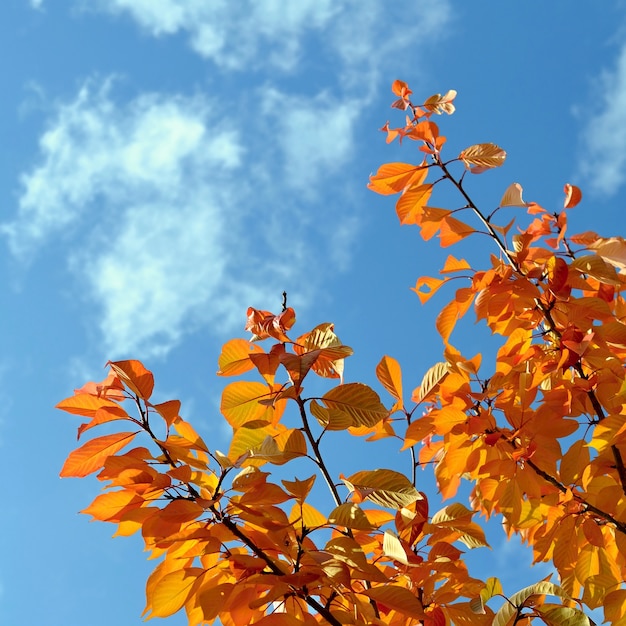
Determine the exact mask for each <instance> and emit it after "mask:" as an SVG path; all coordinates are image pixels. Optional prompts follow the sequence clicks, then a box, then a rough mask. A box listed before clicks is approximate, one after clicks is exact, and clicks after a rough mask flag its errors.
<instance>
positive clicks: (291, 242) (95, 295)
mask: <svg viewBox="0 0 626 626" xmlns="http://www.w3.org/2000/svg"><path fill="white" fill-rule="evenodd" d="M75 6H81V7H83V8H85V10H95V11H98V10H99V11H106V12H109V13H113V14H120V15H123V14H125V15H127V16H130V17H131V18H132V19H133V20H135V21H136V22H137V23H138V24H139V25H140V26H141V27H142V28H143V29H145V30H146V31H148V32H149V33H151V34H152V35H154V36H166V35H173V34H175V33H183V34H185V33H186V34H187V36H188V37H189V41H190V43H191V46H192V48H193V49H194V50H195V51H196V52H197V53H198V54H200V55H202V56H203V57H204V58H206V59H209V60H211V61H212V62H213V63H215V64H216V65H218V66H219V67H221V68H223V69H226V70H229V71H231V70H237V71H241V72H248V74H245V73H242V76H248V75H249V72H250V71H254V70H262V69H265V70H267V69H271V70H275V69H277V68H278V69H279V70H282V71H284V72H287V73H289V72H295V71H297V72H298V73H299V74H300V75H306V74H307V72H309V71H310V72H312V77H313V78H312V80H311V81H302V80H299V81H298V82H297V90H294V87H293V85H292V84H290V83H291V81H290V79H289V78H288V77H287V79H286V80H284V81H283V79H282V78H281V76H283V77H284V75H283V74H281V72H280V71H279V72H272V74H271V78H268V79H267V82H265V83H264V84H263V85H262V86H257V87H250V88H247V89H245V90H244V91H243V92H242V94H239V95H238V94H230V95H229V96H228V98H230V100H228V98H224V94H219V95H220V98H221V100H220V103H219V105H217V104H216V102H217V100H211V99H210V98H208V97H206V96H204V95H196V96H189V97H184V96H172V95H166V94H154V93H152V94H144V95H141V96H139V97H138V98H136V99H135V100H133V101H131V102H127V103H120V102H118V101H117V100H116V98H115V97H114V93H113V92H114V90H115V89H114V83H115V81H114V80H113V79H106V80H104V81H95V80H91V81H87V82H86V83H85V84H84V85H83V86H82V87H81V88H80V90H79V91H78V93H77V95H76V97H75V98H73V99H71V100H70V101H67V102H62V103H59V104H57V105H56V106H55V107H54V108H53V111H52V114H51V115H50V117H49V125H48V127H47V129H46V130H45V132H44V133H43V134H42V136H41V139H40V159H39V162H38V163H37V164H36V165H35V166H34V167H33V168H32V169H31V170H30V171H29V172H27V173H25V174H24V175H23V177H22V180H21V185H22V191H21V194H20V196H19V204H18V211H17V215H16V217H15V218H14V219H13V220H12V221H11V222H9V223H5V224H3V225H0V234H2V235H4V236H5V238H6V239H7V241H8V244H9V246H10V249H11V251H12V252H13V254H14V255H15V256H16V257H18V258H21V259H25V260H28V259H29V258H31V257H32V256H33V255H34V254H35V253H36V250H37V249H38V248H39V247H41V246H42V245H45V244H46V243H47V242H48V241H50V240H51V239H55V240H57V239H58V240H60V241H61V242H62V243H63V246H64V248H65V249H67V250H71V252H70V253H69V254H67V258H68V259H69V262H70V267H71V268H72V269H73V270H74V272H75V274H76V275H77V276H78V277H79V280H80V281H81V283H82V285H83V286H84V289H83V292H84V293H86V294H88V295H90V296H91V298H92V299H94V300H95V302H96V304H97V307H98V310H99V311H100V320H99V324H98V325H99V328H100V330H101V332H102V335H103V337H104V341H103V342H101V343H102V345H103V347H104V349H105V350H106V352H107V354H106V356H107V357H116V356H118V355H119V356H121V355H128V354H131V353H133V354H137V353H138V352H139V353H141V354H140V355H145V354H146V353H153V354H154V353H164V352H166V351H167V350H168V349H170V348H171V347H172V346H174V345H176V344H177V343H178V342H179V341H180V340H181V338H182V337H183V336H184V335H185V334H186V333H189V332H192V331H193V330H194V329H195V328H197V327H198V326H199V325H202V324H203V325H206V324H207V323H210V324H211V325H213V326H218V325H219V326H222V327H223V328H229V327H231V326H232V324H233V322H234V320H235V319H237V323H239V322H240V320H241V312H242V311H245V307H246V306H248V305H249V304H256V305H257V306H263V301H264V298H263V295H264V293H265V294H267V293H270V292H271V293H274V294H276V293H280V292H281V291H282V289H283V288H285V287H286V286H287V285H288V284H294V283H296V282H297V284H298V291H300V299H301V301H306V300H307V299H310V298H311V297H313V295H314V293H315V289H316V281H317V282H319V281H320V280H322V279H323V275H324V272H325V271H326V272H327V271H329V268H332V269H333V270H334V269H335V268H336V267H342V268H345V267H347V266H348V265H349V262H350V256H351V255H350V245H351V243H352V242H353V239H354V237H355V235H356V233H357V232H358V222H357V220H355V216H354V211H353V210H351V208H350V204H349V202H346V197H347V196H348V195H349V193H348V194H347V193H346V192H345V187H346V181H347V180H348V178H347V177H348V176H350V174H349V172H352V174H354V172H355V168H354V164H355V162H356V161H357V159H358V156H359V154H358V150H357V146H358V143H359V138H358V134H357V128H358V122H359V120H360V119H361V115H362V112H363V110H364V108H365V107H366V106H368V104H370V103H371V102H372V98H373V95H374V93H377V92H378V89H377V88H376V86H375V84H374V82H372V80H373V78H375V77H377V76H378V74H379V73H380V71H381V69H388V68H387V66H393V67H396V64H397V60H398V59H402V55H403V53H404V52H405V50H406V46H408V45H410V44H411V45H413V44H414V42H415V40H416V38H419V41H420V42H421V43H422V44H423V45H427V44H428V43H429V42H431V41H433V38H436V37H438V36H439V35H440V34H441V32H442V30H443V26H444V24H445V23H446V22H447V20H448V19H449V9H448V3H447V2H446V1H444V0H439V1H437V2H434V1H432V0H416V2H412V3H410V6H408V7H405V8H404V10H403V11H401V10H400V9H398V8H397V7H395V6H393V7H391V6H390V5H388V4H387V3H385V2H383V1H382V0H375V1H373V2H372V3H371V4H370V5H368V7H367V10H366V11H364V10H363V6H362V5H361V4H360V3H357V2H356V1H354V0H344V1H343V2H331V1H330V0H301V1H299V2H297V3H296V2H294V3H282V2H279V1H278V0H258V2H256V1H255V2H252V1H250V2H244V3H235V4H233V3H230V2H227V1H220V0H216V1H215V2H211V3H210V6H209V4H207V3H206V1H205V0H185V1H184V2H183V1H182V0H132V1H131V0H98V2H94V3H87V2H84V1H83V0H75ZM397 20H401V21H402V28H401V29H400V30H401V31H402V32H403V33H404V34H402V35H399V34H397V33H396V30H397V29H395V21H397ZM390 32H394V33H396V34H394V36H393V37H391V36H390V35H389V33H390ZM312 50H314V51H315V53H312V52H311V51H312ZM303 55H304V56H303ZM328 68H332V71H329V69H328ZM356 76H360V77H361V80H360V85H359V86H358V88H356V89H355V77H356ZM216 95H218V94H216ZM229 102H230V104H229ZM242 110H244V111H253V113H251V114H250V115H249V116H246V115H243V114H242V113H241V111H242ZM364 177H365V174H364V173H363V172H359V178H358V180H359V181H361V183H360V184H362V182H363V181H364ZM313 206H314V207H315V210H314V211H312V207H313ZM339 207H341V210H340V211H339V210H338V208H339ZM312 259H316V262H315V263H312ZM303 272H304V273H306V281H305V283H306V284H305V285H303V284H302V280H301V278H299V277H301V276H302V275H303ZM290 302H291V303H292V304H297V302H296V300H294V299H293V298H290Z"/></svg>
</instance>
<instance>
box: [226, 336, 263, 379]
mask: <svg viewBox="0 0 626 626" xmlns="http://www.w3.org/2000/svg"><path fill="white" fill-rule="evenodd" d="M251 354H264V352H263V348H261V346H259V345H257V344H255V343H250V342H249V341H246V340H245V339H231V340H230V341H228V342H226V343H225V344H224V345H223V346H222V352H221V353H220V356H219V358H218V360H217V364H218V367H219V369H218V371H217V374H218V376H235V375H237V374H244V373H245V372H247V371H249V370H251V369H252V368H253V367H254V364H253V362H252V361H251V360H250V355H251Z"/></svg>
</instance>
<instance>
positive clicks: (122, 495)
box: [81, 489, 144, 522]
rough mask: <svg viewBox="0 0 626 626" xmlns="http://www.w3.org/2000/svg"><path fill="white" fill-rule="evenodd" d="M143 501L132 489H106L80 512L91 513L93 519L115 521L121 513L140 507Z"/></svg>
mask: <svg viewBox="0 0 626 626" xmlns="http://www.w3.org/2000/svg"><path fill="white" fill-rule="evenodd" d="M143 502H144V499H143V498H141V497H140V496H138V495H137V494H136V493H135V492H134V491H130V490H127V489H123V490H119V491H108V492H107V493H102V494H100V495H99V496H97V497H96V499H95V500H94V501H93V502H92V503H91V504H90V505H89V506H88V507H87V508H86V509H83V510H82V511H81V513H85V514H86V515H92V516H93V519H94V520H100V521H102V522H117V521H119V520H120V518H121V516H122V514H123V513H125V512H127V511H129V510H132V509H135V508H138V507H140V506H141V505H142V504H143Z"/></svg>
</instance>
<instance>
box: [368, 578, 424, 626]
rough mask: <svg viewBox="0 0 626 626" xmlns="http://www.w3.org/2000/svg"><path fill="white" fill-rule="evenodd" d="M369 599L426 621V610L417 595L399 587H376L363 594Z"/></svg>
mask: <svg viewBox="0 0 626 626" xmlns="http://www.w3.org/2000/svg"><path fill="white" fill-rule="evenodd" d="M363 594H364V595H366V596H367V597H368V598H372V599H373V600H376V602H378V603H380V604H382V605H384V606H385V607H387V608H388V609H393V610H394V611H398V612H399V613H402V614H403V615H408V616H409V617H412V618H415V619H424V618H425V614H424V608H423V607H422V603H421V602H420V601H419V600H418V599H417V597H416V595H415V593H413V592H412V591H409V590H408V589H406V588H405V587H399V586H398V585H384V586H382V587H374V588H373V589H368V590H366V591H364V592H363Z"/></svg>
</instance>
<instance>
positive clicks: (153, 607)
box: [149, 567, 204, 617]
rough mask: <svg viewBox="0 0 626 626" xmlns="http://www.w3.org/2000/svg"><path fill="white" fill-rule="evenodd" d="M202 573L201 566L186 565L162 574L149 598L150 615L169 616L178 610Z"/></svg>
mask: <svg viewBox="0 0 626 626" xmlns="http://www.w3.org/2000/svg"><path fill="white" fill-rule="evenodd" d="M203 574H204V570H203V569H202V568H201V567H188V568H184V569H180V570H176V571H173V572H170V573H169V574H166V575H165V576H163V578H161V579H160V580H159V581H157V583H156V585H155V586H154V589H153V590H152V594H151V596H150V598H149V604H150V617H169V616H170V615H173V614H174V613H176V611H178V610H180V609H181V608H182V607H183V605H184V604H185V602H186V601H187V598H188V597H189V594H190V593H191V592H192V589H193V586H194V585H195V584H196V582H197V581H198V578H199V577H200V576H202V575H203Z"/></svg>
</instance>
